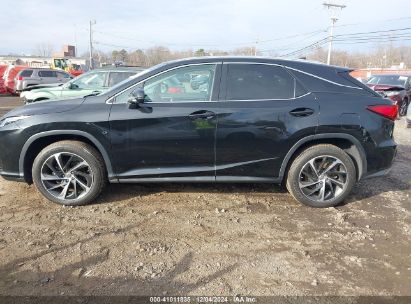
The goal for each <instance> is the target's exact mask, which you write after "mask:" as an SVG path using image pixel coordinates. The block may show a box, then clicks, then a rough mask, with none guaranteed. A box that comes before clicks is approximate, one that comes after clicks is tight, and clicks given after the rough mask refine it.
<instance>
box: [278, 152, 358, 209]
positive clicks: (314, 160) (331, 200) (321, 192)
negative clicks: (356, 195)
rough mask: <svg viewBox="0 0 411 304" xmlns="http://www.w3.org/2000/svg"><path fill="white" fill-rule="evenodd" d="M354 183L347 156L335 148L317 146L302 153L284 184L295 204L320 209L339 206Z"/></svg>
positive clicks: (354, 177) (353, 172) (349, 159)
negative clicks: (296, 202) (297, 202)
mask: <svg viewBox="0 0 411 304" xmlns="http://www.w3.org/2000/svg"><path fill="white" fill-rule="evenodd" d="M355 181H356V169H355V166H354V163H353V161H352V160H351V158H350V156H349V155H348V154H347V153H345V152H344V150H342V149H340V148H338V147H336V146H334V145H329V144H320V145H316V146H312V147H310V148H308V149H306V150H304V151H303V152H302V153H301V154H300V155H299V156H298V157H297V158H296V159H295V160H294V161H293V163H292V164H291V166H290V169H289V171H288V176H287V183H286V184H287V189H288V191H289V192H290V193H291V195H292V196H293V197H294V198H295V199H296V200H297V201H299V202H301V203H303V204H305V205H308V206H311V207H317V208H322V207H332V206H336V205H338V204H340V203H341V202H342V201H343V200H344V199H345V198H346V197H347V196H348V194H349V193H350V192H351V189H352V187H353V186H354V184H355Z"/></svg>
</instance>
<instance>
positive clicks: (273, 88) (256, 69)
mask: <svg viewBox="0 0 411 304" xmlns="http://www.w3.org/2000/svg"><path fill="white" fill-rule="evenodd" d="M294 86H295V80H294V78H293V77H292V76H291V75H290V74H289V73H288V72H287V71H286V70H284V69H283V68H281V67H277V66H271V65H264V64H229V65H228V74H227V100H250V99H287V98H293V97H294Z"/></svg>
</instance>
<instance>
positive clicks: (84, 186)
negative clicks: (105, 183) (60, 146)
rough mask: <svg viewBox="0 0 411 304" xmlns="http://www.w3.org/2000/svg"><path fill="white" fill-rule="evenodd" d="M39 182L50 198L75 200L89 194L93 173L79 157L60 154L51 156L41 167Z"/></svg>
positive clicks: (67, 153)
mask: <svg viewBox="0 0 411 304" xmlns="http://www.w3.org/2000/svg"><path fill="white" fill-rule="evenodd" d="M40 177H41V182H42V184H43V186H44V188H45V189H46V190H47V192H48V193H50V194H51V195H52V196H54V197H56V198H58V199H60V200H76V199H80V198H82V197H83V196H85V195H86V194H87V193H89V192H90V189H91V186H92V185H93V181H94V178H93V171H92V170H91V167H90V165H89V164H88V163H87V162H86V161H85V160H84V159H83V158H82V157H80V156H78V155H76V154H74V153H69V152H61V153H56V154H53V155H51V156H50V157H49V158H48V159H47V160H46V161H45V162H44V163H43V165H42V167H41V176H40Z"/></svg>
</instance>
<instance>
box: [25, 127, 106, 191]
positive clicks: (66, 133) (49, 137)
mask: <svg viewBox="0 0 411 304" xmlns="http://www.w3.org/2000/svg"><path fill="white" fill-rule="evenodd" d="M62 140H78V141H82V142H85V143H87V144H89V145H91V146H93V147H94V148H95V149H97V151H99V152H100V154H101V156H102V157H103V159H104V164H105V166H106V170H107V173H108V178H109V179H112V178H113V176H114V174H113V169H112V165H111V161H110V157H109V155H108V152H107V151H106V149H105V148H104V146H103V145H102V144H101V143H100V142H99V141H98V140H97V139H96V138H95V137H94V136H92V135H91V134H89V133H87V132H84V131H79V130H53V131H45V132H41V133H37V134H35V135H33V136H31V137H30V138H29V139H28V140H27V141H26V143H25V144H24V146H23V148H22V150H21V153H20V157H19V171H20V172H21V173H20V174H23V176H24V180H25V181H26V182H28V183H31V182H32V176H31V166H32V165H33V162H34V159H35V158H36V156H37V155H38V153H39V152H40V151H41V150H42V149H44V148H45V147H46V146H48V145H50V144H52V143H55V142H58V141H62Z"/></svg>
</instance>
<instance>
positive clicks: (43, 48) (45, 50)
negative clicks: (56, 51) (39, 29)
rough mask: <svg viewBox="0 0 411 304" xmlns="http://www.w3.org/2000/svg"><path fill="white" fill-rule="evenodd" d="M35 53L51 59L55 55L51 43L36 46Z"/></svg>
mask: <svg viewBox="0 0 411 304" xmlns="http://www.w3.org/2000/svg"><path fill="white" fill-rule="evenodd" d="M33 53H34V54H35V55H37V56H40V57H51V55H52V54H53V46H52V45H51V44H50V43H45V42H42V43H39V44H37V45H36V47H35V49H34V51H33Z"/></svg>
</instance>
